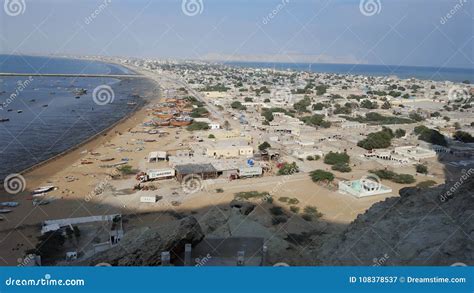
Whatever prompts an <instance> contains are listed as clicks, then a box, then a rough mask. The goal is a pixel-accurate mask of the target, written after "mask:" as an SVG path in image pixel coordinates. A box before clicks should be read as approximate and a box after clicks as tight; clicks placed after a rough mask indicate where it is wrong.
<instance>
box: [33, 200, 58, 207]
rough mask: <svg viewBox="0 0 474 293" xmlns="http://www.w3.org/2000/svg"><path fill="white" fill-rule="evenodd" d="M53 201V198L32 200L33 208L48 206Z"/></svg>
mask: <svg viewBox="0 0 474 293" xmlns="http://www.w3.org/2000/svg"><path fill="white" fill-rule="evenodd" d="M53 201H54V198H46V199H33V206H43V205H47V204H50V203H51V202H53Z"/></svg>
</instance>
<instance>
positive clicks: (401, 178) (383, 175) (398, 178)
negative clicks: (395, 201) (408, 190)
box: [369, 170, 416, 184]
mask: <svg viewBox="0 0 474 293" xmlns="http://www.w3.org/2000/svg"><path fill="white" fill-rule="evenodd" d="M369 172H370V173H373V174H375V175H377V176H378V177H379V178H380V179H386V180H390V181H393V182H395V183H399V184H412V183H415V182H416V180H415V177H413V176H412V175H410V174H397V173H395V172H393V171H389V170H370V171H369Z"/></svg>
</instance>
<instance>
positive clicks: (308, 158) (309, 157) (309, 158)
mask: <svg viewBox="0 0 474 293" xmlns="http://www.w3.org/2000/svg"><path fill="white" fill-rule="evenodd" d="M306 160H308V161H314V157H313V156H307V157H306Z"/></svg>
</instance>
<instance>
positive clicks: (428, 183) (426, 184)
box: [416, 180, 438, 188]
mask: <svg viewBox="0 0 474 293" xmlns="http://www.w3.org/2000/svg"><path fill="white" fill-rule="evenodd" d="M436 184H438V183H436V181H434V180H426V181H421V182H419V183H418V184H416V187H418V188H429V187H432V186H435V185H436Z"/></svg>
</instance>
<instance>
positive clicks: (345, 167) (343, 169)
mask: <svg viewBox="0 0 474 293" xmlns="http://www.w3.org/2000/svg"><path fill="white" fill-rule="evenodd" d="M331 169H333V170H334V171H339V172H344V173H348V172H351V171H352V169H351V167H349V164H346V163H337V164H335V165H332V167H331Z"/></svg>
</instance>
